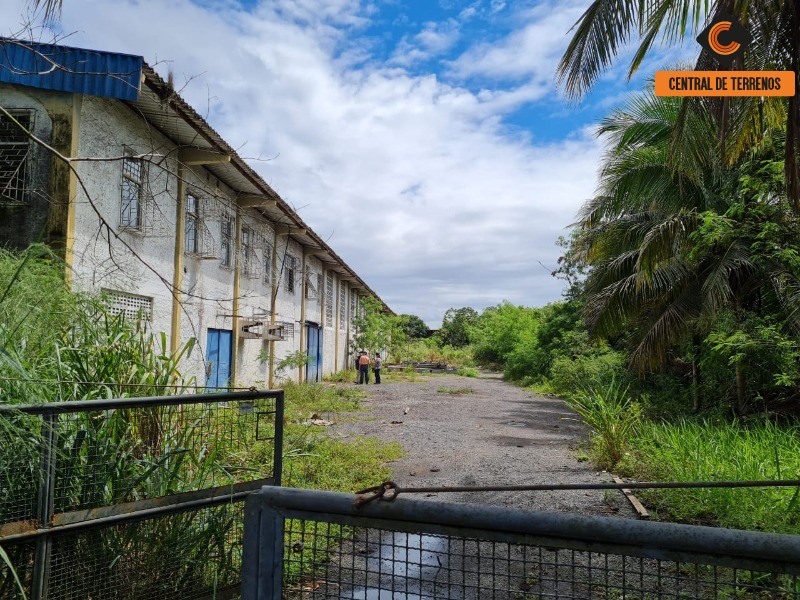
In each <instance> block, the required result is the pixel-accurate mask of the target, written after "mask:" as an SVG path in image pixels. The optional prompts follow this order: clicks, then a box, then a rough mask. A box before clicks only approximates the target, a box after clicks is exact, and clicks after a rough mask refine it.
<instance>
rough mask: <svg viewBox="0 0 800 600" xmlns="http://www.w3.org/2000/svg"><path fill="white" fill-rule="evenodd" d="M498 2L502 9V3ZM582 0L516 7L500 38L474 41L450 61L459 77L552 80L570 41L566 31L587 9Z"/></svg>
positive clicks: (547, 0)
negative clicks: (511, 23)
mask: <svg viewBox="0 0 800 600" xmlns="http://www.w3.org/2000/svg"><path fill="white" fill-rule="evenodd" d="M495 4H497V6H498V7H499V8H498V9H497V10H501V9H502V8H503V6H501V4H502V3H494V2H493V3H492V5H493V7H494V5H495ZM586 4H587V3H586V1H585V0H567V1H564V2H556V1H555V0H546V1H544V2H540V3H537V4H536V5H535V6H533V7H532V8H525V9H522V10H519V11H518V12H517V13H516V14H515V15H514V17H513V19H514V24H515V27H513V29H512V31H511V33H510V34H508V35H507V36H505V37H503V38H501V39H500V40H496V41H495V40H489V41H484V42H482V43H477V44H475V45H473V46H472V47H470V48H469V49H468V50H467V51H466V52H464V53H463V54H462V55H461V56H459V57H458V58H457V59H456V60H454V61H452V62H451V63H450V67H451V69H452V71H453V74H454V75H456V76H459V77H481V78H485V79H487V80H490V81H506V80H511V81H519V80H531V79H532V80H535V81H548V82H552V80H553V74H554V73H555V68H556V65H557V64H558V60H559V59H560V58H561V55H562V54H563V53H564V50H565V49H566V47H567V44H568V43H569V35H568V32H569V30H570V28H571V27H572V26H573V25H574V23H575V21H576V20H577V19H578V18H579V17H580V16H581V14H583V11H584V10H585V9H586Z"/></svg>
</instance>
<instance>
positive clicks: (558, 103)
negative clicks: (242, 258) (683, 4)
mask: <svg viewBox="0 0 800 600" xmlns="http://www.w3.org/2000/svg"><path fill="white" fill-rule="evenodd" d="M588 4H589V2H588V0H565V1H555V0H536V1H524V0H518V1H512V0H508V1H504V0H465V1H459V0H386V1H385V2H367V1H362V0H241V1H236V0H226V1H219V2H218V1H212V0H196V1H191V0H171V1H170V2H164V1H163V0H115V1H114V2H96V1H94V2H90V1H87V0H64V7H63V13H62V16H61V20H60V22H59V23H58V24H57V25H55V26H53V27H52V28H51V29H50V30H47V29H45V30H42V29H36V28H35V29H34V30H33V31H32V32H31V33H30V35H28V36H27V37H34V38H36V39H41V40H42V41H52V39H53V36H54V35H56V36H58V37H59V38H60V40H61V43H63V44H66V45H73V46H79V47H84V48H95V49H99V50H106V51H113V52H125V53H130V54H136V55H140V56H143V57H144V58H145V60H146V61H147V62H148V63H149V64H150V65H151V66H154V67H155V68H156V70H157V71H159V72H160V73H161V74H162V75H163V76H166V73H167V71H168V70H170V69H171V70H172V71H173V73H174V76H175V84H176V87H178V88H179V89H180V90H181V94H182V96H183V97H184V98H185V99H186V100H187V101H188V102H189V103H190V104H192V105H193V106H194V107H195V108H196V109H197V110H198V112H200V113H201V114H203V115H204V116H205V117H206V118H207V120H208V121H209V122H210V124H211V125H212V126H213V127H214V128H215V129H216V130H217V131H218V132H219V133H220V134H222V136H223V137H224V138H225V139H226V140H227V141H228V142H229V143H230V144H231V146H233V147H234V148H236V149H237V151H238V152H239V154H240V155H241V156H242V157H244V158H245V159H247V160H248V162H249V163H250V164H251V166H253V168H255V169H256V170H257V171H258V172H259V173H260V174H261V175H262V176H263V178H264V179H265V180H266V181H267V182H268V183H269V184H270V185H271V186H272V187H273V189H275V190H276V191H277V192H278V193H279V194H280V195H281V197H282V198H284V200H286V201H287V202H288V203H289V204H290V205H292V206H293V207H294V208H295V209H296V210H297V211H298V213H299V214H300V215H301V217H302V218H303V220H304V221H305V222H306V223H307V224H309V225H310V226H311V227H312V228H313V229H314V230H315V231H316V232H317V233H318V234H319V235H320V236H321V237H322V238H323V239H325V240H326V241H327V242H328V243H329V244H330V246H331V247H332V248H333V249H334V250H335V251H336V252H337V253H338V254H339V255H340V256H341V257H342V258H343V259H344V260H345V261H346V262H347V263H348V264H349V265H350V266H351V267H353V268H354V269H355V270H356V272H357V273H358V274H359V275H360V276H361V277H362V279H364V281H366V282H367V284H368V285H369V286H370V287H371V288H372V289H373V290H374V291H375V292H376V293H377V294H378V295H379V296H380V297H381V298H382V299H383V300H384V302H386V303H387V304H388V305H389V307H390V308H391V309H392V310H394V311H395V312H396V313H398V314H400V313H410V314H415V315H418V316H420V317H422V318H423V320H425V321H426V323H427V324H428V325H429V326H431V327H438V326H439V324H440V323H441V318H442V316H443V314H444V312H445V311H446V310H447V309H448V308H450V307H456V308H458V307H462V306H471V307H473V308H475V309H478V310H481V309H483V308H485V307H487V306H492V305H496V304H498V303H500V302H502V301H509V302H512V303H514V304H523V305H526V306H542V305H544V304H547V303H549V302H553V301H557V300H559V299H560V298H561V293H562V288H563V285H562V282H561V281H559V280H557V279H555V278H553V277H552V276H551V271H552V270H553V269H554V268H555V266H556V261H557V259H558V256H559V253H560V251H559V248H558V247H557V246H556V240H557V238H558V237H559V236H562V235H564V236H566V235H568V233H569V231H568V227H569V225H570V224H571V223H573V222H574V221H575V218H576V214H577V211H578V209H579V208H580V205H581V203H582V202H584V201H585V200H586V199H588V198H590V197H591V196H592V195H593V193H594V191H595V188H596V177H597V170H598V166H599V164H600V159H601V157H602V153H603V145H602V140H598V139H597V138H596V136H595V129H596V125H597V123H598V122H599V121H600V120H601V119H602V118H603V117H604V116H605V115H607V114H609V113H610V111H611V110H612V109H613V108H614V107H615V106H617V105H618V104H619V103H620V102H622V101H623V100H624V99H625V98H626V96H627V95H628V94H630V93H632V92H633V91H636V90H639V89H641V87H642V86H643V85H644V82H645V80H646V78H647V77H652V75H653V72H654V71H655V69H656V68H657V67H663V66H669V65H670V64H674V61H675V60H677V58H678V57H679V55H680V52H681V50H678V51H676V50H675V49H663V50H660V51H657V52H655V54H654V56H653V57H652V58H651V59H650V60H649V61H648V62H646V63H645V64H644V65H643V67H642V68H641V70H640V73H641V76H638V77H637V78H635V79H634V80H633V81H631V82H628V81H627V78H626V67H627V63H626V62H625V61H624V58H623V60H620V61H619V66H617V67H614V68H613V69H612V70H611V71H609V72H607V73H606V74H604V75H603V77H602V78H601V80H600V81H599V82H598V84H597V85H596V86H595V88H594V90H593V91H592V93H591V94H589V95H588V96H587V97H585V98H584V99H583V100H582V101H581V102H580V103H577V102H575V101H567V100H566V99H565V97H564V95H563V93H562V92H561V91H560V90H559V89H558V88H557V86H556V82H555V70H556V65H557V63H558V60H559V59H560V57H561V55H562V54H563V52H564V49H565V48H566V45H567V43H568V41H569V30H570V28H571V27H572V26H573V24H574V23H575V22H576V21H577V19H578V18H579V17H580V15H581V14H582V12H583V11H584V10H585V9H586V7H587V6H588ZM0 11H1V12H0V14H2V15H3V21H4V22H5V24H2V23H0V34H2V35H11V34H17V33H18V32H19V31H20V28H21V26H22V24H23V23H31V22H32V23H34V24H36V23H37V22H38V21H37V19H36V15H35V14H34V15H31V9H30V6H29V4H28V2H27V1H26V0H0ZM682 51H683V52H694V51H695V49H694V48H688V49H683V50H682Z"/></svg>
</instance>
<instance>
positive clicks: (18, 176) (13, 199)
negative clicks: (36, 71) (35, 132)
mask: <svg viewBox="0 0 800 600" xmlns="http://www.w3.org/2000/svg"><path fill="white" fill-rule="evenodd" d="M9 112H11V115H12V116H13V117H14V118H15V119H16V120H17V121H18V122H19V124H20V125H21V126H22V127H23V128H24V129H22V128H20V127H19V126H18V125H17V124H16V123H14V122H13V121H12V120H11V119H9V118H8V117H7V116H6V115H0V203H2V204H23V203H24V202H25V201H26V200H27V199H28V185H29V181H28V179H29V176H30V173H29V169H30V161H29V160H28V155H29V152H30V148H31V140H30V138H29V137H28V135H27V134H26V133H25V130H27V131H30V129H31V124H32V123H31V121H32V119H31V112H30V111H9Z"/></svg>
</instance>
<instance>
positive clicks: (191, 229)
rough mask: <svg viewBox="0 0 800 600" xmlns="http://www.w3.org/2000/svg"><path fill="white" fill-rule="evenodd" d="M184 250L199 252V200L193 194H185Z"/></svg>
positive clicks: (193, 252) (192, 252)
mask: <svg viewBox="0 0 800 600" xmlns="http://www.w3.org/2000/svg"><path fill="white" fill-rule="evenodd" d="M184 250H185V251H186V252H189V253H191V254H197V253H198V252H200V200H199V199H198V198H197V196H195V195H194V194H186V242H185V248H184Z"/></svg>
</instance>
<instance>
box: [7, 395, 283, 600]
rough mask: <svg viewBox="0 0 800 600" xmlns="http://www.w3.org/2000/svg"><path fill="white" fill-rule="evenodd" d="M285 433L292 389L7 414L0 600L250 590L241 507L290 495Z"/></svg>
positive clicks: (18, 408)
mask: <svg viewBox="0 0 800 600" xmlns="http://www.w3.org/2000/svg"><path fill="white" fill-rule="evenodd" d="M282 432H283V392H282V391H267V392H258V391H247V392H229V393H221V394H200V395H191V396H190V395H187V396H172V397H155V398H135V399H116V400H102V401H87V402H68V403H52V404H44V405H40V406H0V447H1V448H3V452H1V453H0V548H2V549H3V550H4V551H5V553H6V555H7V557H8V560H7V561H2V560H0V598H6V597H14V596H12V595H9V594H11V592H10V591H9V590H16V591H18V590H19V587H20V584H19V583H17V578H18V579H19V580H20V582H21V583H22V586H23V588H25V589H27V590H28V591H27V592H26V594H27V595H28V597H32V598H35V599H37V600H38V599H40V598H65V599H66V598H70V599H71V598H161V597H165V598H167V597H168V598H183V597H186V598H196V597H199V596H197V595H196V594H194V593H193V592H192V591H191V590H195V588H197V586H201V587H202V586H205V587H203V589H204V590H212V591H214V590H217V588H218V587H220V586H221V587H220V589H223V588H224V586H225V585H228V583H227V581H228V579H230V578H231V577H233V576H229V575H228V574H229V573H234V574H235V577H234V579H235V583H238V577H239V576H238V572H239V563H240V554H241V552H240V549H241V539H242V530H241V510H242V507H241V501H242V499H243V498H244V495H246V493H247V492H248V491H250V490H254V489H257V488H259V487H261V486H262V485H265V484H277V485H280V474H281V457H282V435H283V433H282ZM224 502H228V503H232V502H235V503H236V504H235V505H230V506H216V505H219V504H220V503H224ZM212 505H214V506H215V507H214V508H212ZM143 519H144V520H143ZM134 521H136V522H135V523H134ZM6 563H10V565H11V566H13V571H12V569H11V568H9V565H8V564H6ZM130 569H133V570H130ZM137 570H139V571H143V572H144V571H146V574H147V576H146V577H143V576H135V573H136V572H137ZM209 578H211V579H209ZM212 580H213V581H212ZM209 581H211V583H209ZM170 582H171V583H170ZM212 584H213V585H212ZM169 585H173V589H172V591H171V592H169V590H168V589H167V587H169ZM175 585H179V586H180V589H184V588H185V589H186V590H189V591H187V592H186V595H181V594H183V593H184V592H182V591H181V592H180V594H179V593H178V591H176V590H177V589H178V588H174V586H175ZM164 586H167V587H164ZM237 587H238V586H237ZM162 588H164V589H163V594H161V592H159V591H158V590H162ZM6 592H8V593H6ZM14 593H17V592H14ZM159 594H161V595H159ZM214 594H216V595H215V596H214V597H216V598H223V597H224V596H220V595H218V594H217V592H216V591H214ZM209 597H211V596H209Z"/></svg>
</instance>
